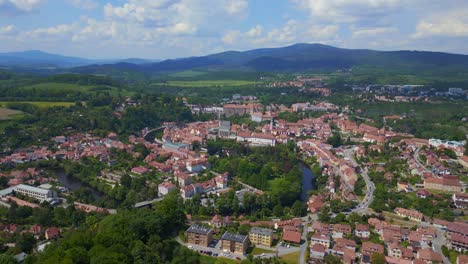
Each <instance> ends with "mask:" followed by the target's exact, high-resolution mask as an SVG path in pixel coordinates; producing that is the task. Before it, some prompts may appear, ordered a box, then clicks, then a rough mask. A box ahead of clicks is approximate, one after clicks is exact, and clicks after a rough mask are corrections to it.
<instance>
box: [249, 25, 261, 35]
mask: <svg viewBox="0 0 468 264" xmlns="http://www.w3.org/2000/svg"><path fill="white" fill-rule="evenodd" d="M262 32H263V27H262V26H260V25H256V26H255V27H253V28H251V29H250V30H249V31H247V32H246V34H247V36H249V37H258V36H260V35H261V34H262Z"/></svg>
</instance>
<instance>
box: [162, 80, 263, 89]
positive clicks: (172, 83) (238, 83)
mask: <svg viewBox="0 0 468 264" xmlns="http://www.w3.org/2000/svg"><path fill="white" fill-rule="evenodd" d="M255 84H257V82H255V81H246V80H203V81H168V82H164V83H154V84H153V85H154V86H174V87H197V88H199V87H223V86H228V87H232V86H246V85H255Z"/></svg>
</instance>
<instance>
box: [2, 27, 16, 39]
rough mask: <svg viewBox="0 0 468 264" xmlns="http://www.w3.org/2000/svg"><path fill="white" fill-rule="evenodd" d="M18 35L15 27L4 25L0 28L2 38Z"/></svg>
mask: <svg viewBox="0 0 468 264" xmlns="http://www.w3.org/2000/svg"><path fill="white" fill-rule="evenodd" d="M17 33H18V29H17V28H16V26H15V25H6V26H3V27H0V35H2V36H14V35H16V34H17Z"/></svg>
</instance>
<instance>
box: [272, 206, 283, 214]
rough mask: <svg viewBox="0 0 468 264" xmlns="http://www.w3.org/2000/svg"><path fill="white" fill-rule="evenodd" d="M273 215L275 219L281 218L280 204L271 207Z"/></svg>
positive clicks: (281, 208)
mask: <svg viewBox="0 0 468 264" xmlns="http://www.w3.org/2000/svg"><path fill="white" fill-rule="evenodd" d="M273 215H274V216H276V217H281V216H283V207H282V206H281V205H280V204H277V205H275V207H273Z"/></svg>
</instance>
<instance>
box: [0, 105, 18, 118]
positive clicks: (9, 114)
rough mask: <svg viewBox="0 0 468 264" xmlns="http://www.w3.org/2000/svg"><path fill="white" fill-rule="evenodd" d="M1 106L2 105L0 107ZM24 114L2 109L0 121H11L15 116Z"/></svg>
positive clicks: (0, 110) (0, 109)
mask: <svg viewBox="0 0 468 264" xmlns="http://www.w3.org/2000/svg"><path fill="white" fill-rule="evenodd" d="M0 106H1V105H0ZM22 114H23V112H21V111H17V110H12V109H8V108H0V120H10V119H12V118H13V117H14V116H19V115H22Z"/></svg>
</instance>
